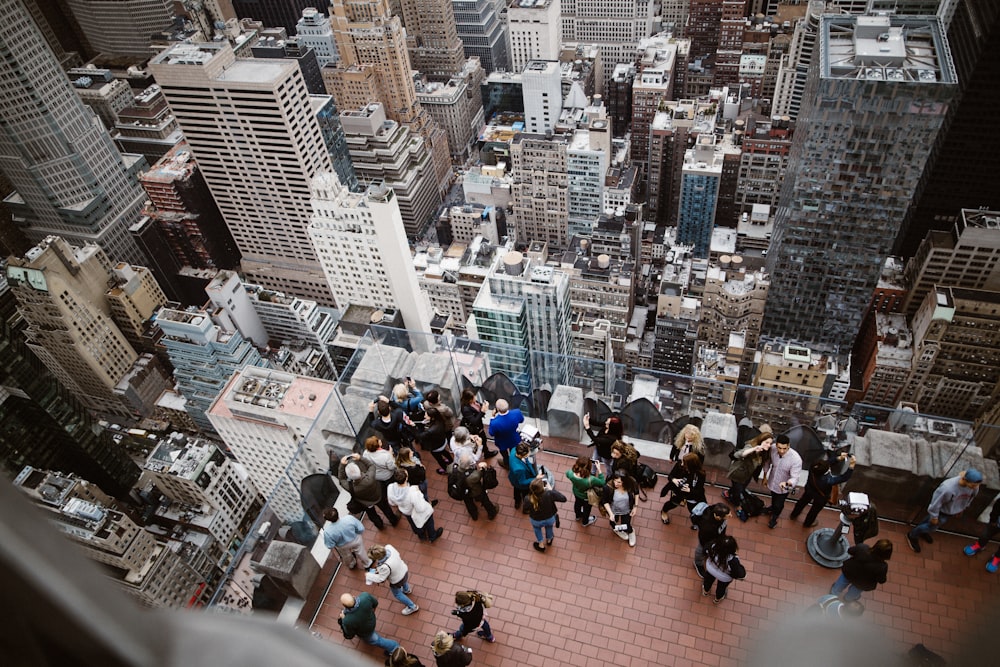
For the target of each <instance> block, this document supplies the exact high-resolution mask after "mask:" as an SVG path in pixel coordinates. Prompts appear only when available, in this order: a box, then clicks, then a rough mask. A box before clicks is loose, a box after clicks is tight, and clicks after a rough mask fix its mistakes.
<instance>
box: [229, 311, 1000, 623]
mask: <svg viewBox="0 0 1000 667" xmlns="http://www.w3.org/2000/svg"><path fill="white" fill-rule="evenodd" d="M407 377H412V378H413V379H414V380H415V381H416V383H417V387H418V388H419V389H421V390H422V391H423V392H424V393H426V392H427V391H428V390H430V389H432V388H435V389H438V391H439V392H440V394H441V397H442V400H443V401H444V402H446V403H447V404H449V405H451V406H452V407H453V408H454V409H455V410H456V412H457V411H458V403H459V397H460V395H461V393H462V391H463V390H464V389H466V388H472V389H474V390H475V391H476V392H477V393H478V395H479V396H480V398H481V399H482V400H488V401H489V402H490V403H491V404H494V403H495V401H496V400H497V399H498V398H504V399H506V400H508V401H509V402H510V404H511V407H516V408H518V409H520V410H521V411H522V412H523V413H524V414H525V416H526V417H527V418H528V421H529V423H531V424H533V425H534V426H535V427H536V428H538V429H539V430H540V431H541V433H542V434H543V435H544V437H545V448H546V449H547V450H549V451H553V452H557V453H565V454H572V455H574V456H575V455H578V454H579V453H580V451H581V448H580V443H581V442H582V443H584V444H589V438H588V437H587V435H586V433H585V432H584V430H583V425H582V416H583V414H584V413H585V412H586V413H589V414H590V415H591V423H592V424H599V423H600V422H603V420H604V419H605V418H606V417H608V416H609V415H611V414H617V415H619V416H620V417H621V419H622V422H623V425H624V428H625V437H626V438H627V439H629V440H630V441H633V442H634V443H635V444H636V447H637V449H639V451H640V452H664V451H666V448H665V447H662V446H659V447H657V446H656V443H670V442H672V441H673V438H674V436H675V434H676V433H678V432H679V430H680V428H682V427H683V426H684V425H685V424H688V423H693V424H695V425H698V426H699V427H700V428H701V430H702V434H703V437H704V439H705V443H706V449H707V452H708V454H707V458H706V463H707V466H708V468H709V470H710V476H709V479H710V481H714V482H715V483H716V484H718V485H720V486H727V485H728V480H727V478H726V472H727V470H728V467H729V464H730V459H729V454H730V453H731V452H732V451H733V450H734V449H735V448H736V447H737V446H738V445H740V444H741V443H743V442H745V441H747V440H749V439H750V438H751V437H752V436H753V435H755V434H756V433H757V432H758V428H759V427H760V426H762V425H763V424H768V425H769V426H770V427H771V430H772V431H773V432H774V433H776V434H779V433H787V434H788V435H789V437H790V439H791V441H792V445H793V447H794V448H795V449H796V451H798V452H799V453H800V454H801V456H802V458H803V460H804V462H805V464H806V466H808V464H809V463H811V462H812V461H815V460H816V459H817V458H819V457H822V456H826V455H827V453H828V452H830V451H832V450H849V451H850V452H851V453H852V454H853V455H854V456H855V457H856V459H857V467H856V469H855V472H854V475H853V477H852V479H851V480H850V481H849V482H847V484H846V485H845V490H846V491H856V492H862V493H867V494H868V495H869V497H870V499H871V500H872V502H874V503H875V505H876V506H877V507H878V510H879V516H880V517H882V518H883V519H887V520H893V521H900V522H913V521H915V520H918V519H920V518H921V517H922V515H923V513H924V511H925V509H926V506H927V503H928V501H929V500H930V497H931V494H932V493H933V491H934V489H935V488H936V487H937V485H938V484H939V482H940V481H941V480H942V479H945V478H947V477H951V476H954V475H957V474H958V473H960V472H961V471H962V470H965V469H967V468H968V467H976V468H978V469H980V470H981V471H982V472H983V473H984V475H985V477H986V482H987V484H985V485H983V488H982V491H981V493H980V494H979V497H978V498H977V500H976V502H975V503H974V504H973V506H972V507H971V508H970V510H968V511H967V512H966V513H965V515H964V516H963V517H962V518H961V520H953V521H952V522H950V523H949V524H948V529H951V530H957V531H960V532H964V533H967V534H970V535H971V534H978V531H979V530H980V528H981V525H979V524H977V523H976V521H977V519H979V518H980V516H981V515H982V514H983V513H984V512H985V511H987V510H988V508H989V506H990V505H991V504H992V500H993V497H994V491H991V490H990V489H988V488H987V486H989V487H993V488H996V487H997V486H998V483H997V482H998V480H997V473H996V464H995V462H994V461H993V460H984V458H983V454H982V451H983V449H987V450H991V449H993V446H994V444H995V443H997V442H1000V429H998V428H997V427H996V426H991V425H983V424H980V425H976V424H972V423H969V422H965V421H961V420H955V419H949V418H942V417H935V416H930V415H922V414H920V413H918V412H916V411H915V410H913V409H911V408H903V409H893V408H886V407H881V406H872V405H865V404H860V403H855V404H853V405H848V404H847V403H846V402H844V401H838V400H831V399H828V398H823V397H822V396H820V395H818V394H819V391H820V389H819V388H817V389H815V390H814V393H806V392H803V393H793V392H783V391H777V390H772V389H765V388H761V387H755V386H750V385H741V384H737V383H736V382H726V381H721V380H718V379H714V378H707V377H706V378H702V377H692V376H683V375H675V374H669V373H662V372H657V371H652V370H649V369H642V368H636V367H629V366H625V365H623V364H614V363H608V362H605V361H602V360H599V359H589V358H582V357H572V356H562V355H551V354H541V353H525V351H524V350H523V349H522V348H512V347H510V346H505V345H502V344H498V343H490V342H486V341H479V340H470V339H466V338H458V337H455V336H452V335H450V334H444V335H429V334H421V333H416V332H412V331H406V330H400V329H394V328H389V327H381V326H372V327H370V329H369V331H368V332H367V333H366V334H365V336H364V337H363V338H362V339H361V340H360V342H359V344H358V347H357V350H356V352H355V353H354V355H353V356H352V357H351V358H350V360H349V362H348V363H347V365H346V367H345V368H344V369H343V371H342V373H341V374H340V379H339V380H338V381H337V382H336V383H335V385H336V390H335V392H334V394H333V395H332V396H331V398H330V399H329V401H328V403H329V405H328V406H327V407H328V408H329V409H328V410H327V411H325V413H326V414H328V415H331V416H329V417H328V418H326V420H325V422H324V423H316V424H314V425H313V427H312V428H311V429H310V431H309V433H307V434H306V435H305V436H303V441H305V440H306V439H309V438H321V439H322V442H323V443H324V445H325V446H326V447H327V448H328V450H330V452H331V458H336V459H339V457H340V456H342V455H343V454H346V453H349V452H351V451H360V448H361V443H362V442H363V441H364V439H365V438H366V437H367V436H368V435H370V434H371V433H372V430H371V428H370V426H369V425H368V420H369V413H368V408H369V405H370V403H371V401H372V400H374V399H375V397H377V396H378V395H380V394H382V395H386V396H388V395H391V391H392V388H393V386H394V385H395V384H396V383H398V382H402V381H403V380H404V379H405V378H407ZM981 447H982V449H981ZM998 449H1000V448H998ZM650 455H653V454H650ZM661 455H662V454H661ZM296 463H297V462H296V461H291V462H290V463H289V465H288V468H287V470H286V476H285V478H284V479H282V480H281V482H280V483H279V484H278V485H277V486H276V487H275V488H274V489H270V490H269V491H268V493H267V494H266V495H267V496H268V499H269V501H268V504H267V505H266V506H265V508H264V511H263V512H262V513H261V515H260V516H259V517H258V520H257V522H256V523H255V525H254V526H253V529H252V530H251V532H250V533H249V534H250V535H251V537H250V538H249V539H248V540H247V541H246V542H245V543H244V544H243V545H242V546H241V548H240V552H239V553H237V555H236V557H235V558H234V560H233V566H232V568H231V569H230V572H229V573H228V574H227V577H226V582H225V583H224V584H223V586H221V587H220V588H219V590H218V592H217V593H216V595H215V596H214V598H213V600H212V603H213V604H214V605H219V606H226V607H231V606H232V605H231V604H230V603H229V602H227V599H228V600H239V599H244V598H245V593H246V592H247V591H250V590H252V589H250V588H247V585H248V584H247V582H246V581H244V580H245V579H246V575H245V571H247V570H248V569H249V568H248V564H249V561H251V560H252V561H254V562H260V560H261V558H262V556H263V553H264V548H265V545H266V543H267V542H269V541H270V540H273V539H279V540H284V541H292V542H298V543H300V544H304V545H306V546H307V548H311V547H312V543H313V542H314V541H315V538H316V535H317V534H318V530H319V528H318V525H321V520H319V521H318V522H317V521H313V520H311V519H310V516H309V514H308V513H307V512H306V511H305V510H303V512H302V513H301V515H299V516H297V517H291V516H288V515H287V513H284V514H283V513H282V512H280V511H277V510H276V508H277V507H279V506H282V507H284V506H286V505H287V503H286V502H285V501H286V500H287V498H289V497H295V498H301V496H302V489H303V479H301V478H298V477H301V475H299V476H298V477H297V475H296V473H295V472H294V471H295V470H300V469H301V467H300V466H297V465H296ZM654 467H657V468H658V469H660V470H664V469H666V467H665V466H663V465H658V466H654ZM321 477H322V476H321ZM312 481H314V482H315V481H316V480H312ZM317 488H318V487H317ZM751 490H755V491H757V492H763V491H764V489H763V487H761V486H759V485H755V486H752V487H751ZM310 494H311V495H310ZM307 495H309V496H310V497H309V499H307V500H306V501H305V503H304V504H305V505H307V506H308V505H310V503H311V504H312V505H313V507H315V505H316V504H317V503H322V502H323V499H322V498H321V497H320V496H319V495H317V493H316V492H314V491H308V492H307ZM279 500H281V501H282V502H279ZM315 513H316V512H315V509H314V510H313V514H314V515H315Z"/></svg>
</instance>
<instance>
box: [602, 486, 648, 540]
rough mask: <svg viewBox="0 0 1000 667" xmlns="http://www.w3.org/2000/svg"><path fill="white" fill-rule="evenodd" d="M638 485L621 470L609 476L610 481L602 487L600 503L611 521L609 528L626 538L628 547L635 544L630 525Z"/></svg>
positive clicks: (633, 529) (633, 513)
mask: <svg viewBox="0 0 1000 667" xmlns="http://www.w3.org/2000/svg"><path fill="white" fill-rule="evenodd" d="M638 494H639V485H638V484H636V481H635V479H633V478H632V477H630V476H628V475H627V474H625V473H624V472H622V471H620V470H619V471H617V472H615V473H614V475H612V476H611V481H609V482H608V484H607V485H606V486H605V487H604V493H603V495H602V497H601V504H602V505H603V506H604V511H605V512H606V513H607V515H608V519H609V520H610V522H611V529H612V530H613V531H615V534H616V535H617V536H618V537H620V538H622V539H623V540H628V545H629V546H630V547H634V546H635V528H633V527H632V517H634V516H635V511H636V508H637V507H636V502H635V501H636V497H637V496H638Z"/></svg>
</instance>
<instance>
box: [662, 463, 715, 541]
mask: <svg viewBox="0 0 1000 667" xmlns="http://www.w3.org/2000/svg"><path fill="white" fill-rule="evenodd" d="M667 493H669V494H670V498H668V499H667V501H666V502H664V503H663V508H662V509H660V521H662V522H663V524H664V525H667V524H669V523H670V510H672V509H674V508H675V507H678V506H679V505H681V504H685V505H687V508H688V510H689V511H690V510H691V509H692V508H693V507H694V506H695V505H697V504H698V503H703V502H705V472H704V471H703V470H702V469H701V459H700V458H699V457H698V453H697V452H695V451H690V452H688V453H687V454H685V455H684V457H683V458H682V459H681V460H680V461H678V462H677V463H676V464H674V467H673V469H672V470H671V471H670V474H669V475H667V483H666V484H664V485H663V488H662V489H661V490H660V497H661V498H663V497H664V496H666V495H667Z"/></svg>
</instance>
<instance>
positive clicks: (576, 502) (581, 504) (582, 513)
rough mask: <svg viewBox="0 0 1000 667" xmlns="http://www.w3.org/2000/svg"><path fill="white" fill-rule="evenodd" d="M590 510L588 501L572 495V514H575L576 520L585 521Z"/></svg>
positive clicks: (588, 516)
mask: <svg viewBox="0 0 1000 667" xmlns="http://www.w3.org/2000/svg"><path fill="white" fill-rule="evenodd" d="M590 510H591V505H590V501H588V500H586V499H584V500H580V499H579V498H577V497H576V496H573V514H574V515H576V520H577V521H580V522H581V523H587V519H589V518H590Z"/></svg>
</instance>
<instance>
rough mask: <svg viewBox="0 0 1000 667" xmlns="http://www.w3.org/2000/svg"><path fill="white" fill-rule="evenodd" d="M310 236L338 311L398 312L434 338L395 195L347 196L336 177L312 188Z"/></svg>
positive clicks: (320, 178)
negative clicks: (359, 308) (352, 307)
mask: <svg viewBox="0 0 1000 667" xmlns="http://www.w3.org/2000/svg"><path fill="white" fill-rule="evenodd" d="M312 192H313V199H312V208H313V219H312V224H310V225H309V235H310V237H311V238H312V242H313V245H314V246H315V247H316V254H317V255H318V256H319V260H320V264H321V265H322V266H323V270H324V271H325V272H326V277H327V280H328V281H329V283H330V290H331V292H332V293H333V295H334V299H336V302H337V307H338V308H340V309H341V310H346V309H347V307H348V306H350V305H352V304H353V305H359V306H372V307H375V308H386V307H390V308H395V309H398V310H399V312H400V314H402V316H403V322H404V324H405V326H406V328H407V329H409V330H410V331H418V332H426V333H430V330H431V315H432V313H431V307H430V303H429V302H428V301H427V297H426V295H424V294H423V293H422V292H421V291H420V287H419V285H418V283H417V274H416V272H415V271H414V270H413V261H412V259H411V255H410V248H409V246H408V245H407V243H406V234H405V232H404V231H403V218H402V216H401V215H400V213H399V205H398V204H397V203H396V196H395V193H394V192H393V191H392V189H391V188H388V187H386V186H385V185H383V184H382V183H373V184H372V185H370V186H369V187H368V189H367V190H366V191H365V192H349V191H348V190H347V188H345V187H344V186H343V185H341V183H340V181H339V180H338V179H337V176H336V174H334V173H333V172H326V173H323V174H319V175H317V176H316V178H314V179H313V183H312Z"/></svg>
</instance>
